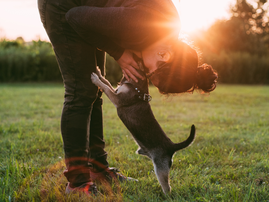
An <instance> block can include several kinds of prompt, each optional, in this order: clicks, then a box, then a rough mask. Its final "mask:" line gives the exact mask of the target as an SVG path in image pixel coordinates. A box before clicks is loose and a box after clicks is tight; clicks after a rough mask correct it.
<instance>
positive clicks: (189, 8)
mask: <svg viewBox="0 0 269 202" xmlns="http://www.w3.org/2000/svg"><path fill="white" fill-rule="evenodd" d="M172 1H173V3H174V5H175V7H176V8H177V10H178V13H179V16H180V21H181V32H187V33H188V32H194V31H196V30H198V29H206V28H208V27H209V26H210V25H211V24H213V23H214V21H216V20H217V19H222V18H228V16H229V14H228V11H229V5H230V4H231V3H232V2H233V1H232V0H218V1H216V0H203V1H201V0H172Z"/></svg>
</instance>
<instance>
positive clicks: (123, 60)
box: [66, 6, 143, 81]
mask: <svg viewBox="0 0 269 202" xmlns="http://www.w3.org/2000/svg"><path fill="white" fill-rule="evenodd" d="M117 11H118V12H117ZM123 13H126V10H125V9H123V8H121V7H117V8H115V7H112V8H97V7H88V6H80V7H75V8H72V9H71V10H69V11H68V12H67V13H66V20H67V22H68V23H69V25H70V26H71V27H72V28H73V29H74V30H75V31H76V32H77V33H78V34H79V35H80V36H81V37H82V38H83V39H84V40H85V41H86V42H87V43H89V44H90V45H92V46H95V47H97V48H99V49H101V50H103V51H106V52H107V53H109V54H110V55H111V56H112V57H114V59H115V60H116V61H117V62H118V63H119V65H120V66H121V68H122V71H123V74H124V75H125V76H126V78H127V79H129V77H130V78H132V79H133V80H135V81H137V79H136V77H139V78H143V77H142V76H141V75H140V74H138V73H137V71H136V70H135V69H134V68H136V69H139V67H138V65H137V64H136V62H135V61H134V59H133V57H132V52H131V51H129V50H125V49H124V48H122V47H120V46H119V45H118V44H116V43H115V42H114V41H113V38H115V37H116V36H117V37H120V36H119V35H120V33H121V30H120V29H119V27H122V29H123V30H124V28H127V27H126V26H124V24H121V26H119V23H121V22H122V21H121V22H119V21H118V18H119V16H122V15H123ZM129 14H130V13H129ZM129 24H130V23H129ZM116 25H117V26H116ZM123 30H122V31H123ZM125 31H126V30H125Z"/></svg>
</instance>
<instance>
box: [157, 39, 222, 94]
mask: <svg viewBox="0 0 269 202" xmlns="http://www.w3.org/2000/svg"><path fill="white" fill-rule="evenodd" d="M173 51H174V56H173V59H172V60H171V62H169V63H166V62H158V63H157V67H158V69H157V70H156V71H155V73H154V75H153V76H154V77H155V78H156V77H157V78H158V80H159V81H161V82H160V84H159V85H158V89H159V91H160V92H161V93H162V94H169V93H183V92H193V91H194V90H195V89H201V90H203V91H204V92H210V91H212V90H214V89H215V88H216V82H217V78H218V75H217V73H216V72H215V71H214V70H213V68H212V67H211V66H210V65H207V64H203V65H201V66H199V67H198V54H197V52H196V51H195V50H194V49H193V48H191V47H190V46H189V45H187V44H186V43H184V42H182V41H179V40H178V41H176V42H175V43H174V45H173Z"/></svg>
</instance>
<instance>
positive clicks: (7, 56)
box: [0, 40, 61, 82]
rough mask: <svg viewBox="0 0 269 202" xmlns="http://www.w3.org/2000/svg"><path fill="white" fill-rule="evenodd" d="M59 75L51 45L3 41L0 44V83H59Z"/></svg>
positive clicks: (35, 42) (39, 42)
mask: <svg viewBox="0 0 269 202" xmlns="http://www.w3.org/2000/svg"><path fill="white" fill-rule="evenodd" d="M59 80H61V74H60V71H59V68H58V65H57V62H56V59H55V55H54V53H53V50H52V47H51V44H50V43H48V42H44V41H32V42H31V43H30V44H25V43H20V42H18V41H7V40H3V41H2V42H1V43H0V81H1V82H24V81H35V82H36V81H59Z"/></svg>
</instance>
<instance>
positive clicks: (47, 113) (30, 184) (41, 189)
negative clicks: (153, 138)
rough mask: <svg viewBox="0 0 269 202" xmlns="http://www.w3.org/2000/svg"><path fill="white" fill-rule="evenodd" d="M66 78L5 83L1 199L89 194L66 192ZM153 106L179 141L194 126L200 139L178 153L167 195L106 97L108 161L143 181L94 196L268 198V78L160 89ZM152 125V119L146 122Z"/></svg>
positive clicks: (0, 95) (0, 101)
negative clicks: (203, 88) (173, 92)
mask: <svg viewBox="0 0 269 202" xmlns="http://www.w3.org/2000/svg"><path fill="white" fill-rule="evenodd" d="M63 92H64V89H63V86H62V85H61V84H1V85H0V201H89V199H88V198H86V197H85V196H78V195H75V196H72V195H71V196H70V195H65V194H64V189H65V183H66V180H65V178H64V177H63V170H64V162H63V158H64V154H63V147H62V140H61V134H60V116H61V108H62V103H63ZM150 92H151V95H152V97H153V100H152V101H151V106H152V110H153V112H154V114H155V116H156V119H157V120H158V121H159V123H160V125H161V126H162V127H163V129H164V131H165V132H166V134H167V135H168V136H169V137H170V138H171V140H172V141H174V142H180V141H183V140H184V139H185V138H187V136H188V135H189V132H190V127H191V125H192V124H195V126H196V129H197V131H196V139H195V141H194V143H193V144H192V145H191V146H190V147H188V148H187V149H185V150H182V151H179V152H177V153H176V154H175V155H174V158H173V166H172V168H171V171H170V184H171V187H172V192H171V194H170V195H168V196H165V195H164V194H163V193H162V190H161V187H160V185H159V184H158V181H157V179H156V176H155V174H154V172H153V165H152V163H151V161H150V160H149V159H147V158H146V157H143V156H140V155H137V154H136V153H135V151H136V150H137V148H138V146H137V145H136V144H135V142H134V141H133V139H132V137H131V135H130V133H129V132H128V130H127V129H126V128H125V127H124V125H123V124H122V123H121V121H120V119H119V118H118V117H117V114H116V109H115V108H114V106H113V105H112V104H111V103H110V102H109V100H108V99H107V98H106V96H103V97H104V107H103V108H104V133H105V141H106V151H107V152H108V154H109V158H108V161H109V163H110V166H112V167H117V168H119V169H120V170H121V172H122V173H123V174H125V175H127V176H131V177H134V178H137V179H138V180H139V182H138V183H128V184H117V183H114V184H113V185H112V186H105V185H102V184H100V185H99V186H98V187H99V189H100V190H101V192H102V193H103V194H104V195H102V196H98V197H97V198H94V199H91V200H93V201H135V202H136V201H145V202H148V201H225V202H226V201H259V202H260V201H266V202H268V201H269V158H268V157H269V147H268V143H269V86H237V85H219V86H218V87H217V89H216V90H215V91H214V92H212V93H210V94H200V93H199V92H195V93H194V94H181V95H177V96H168V97H167V96H161V95H160V94H159V93H158V91H157V90H156V89H155V88H153V87H151V88H150ZM149 127H150V126H149Z"/></svg>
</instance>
